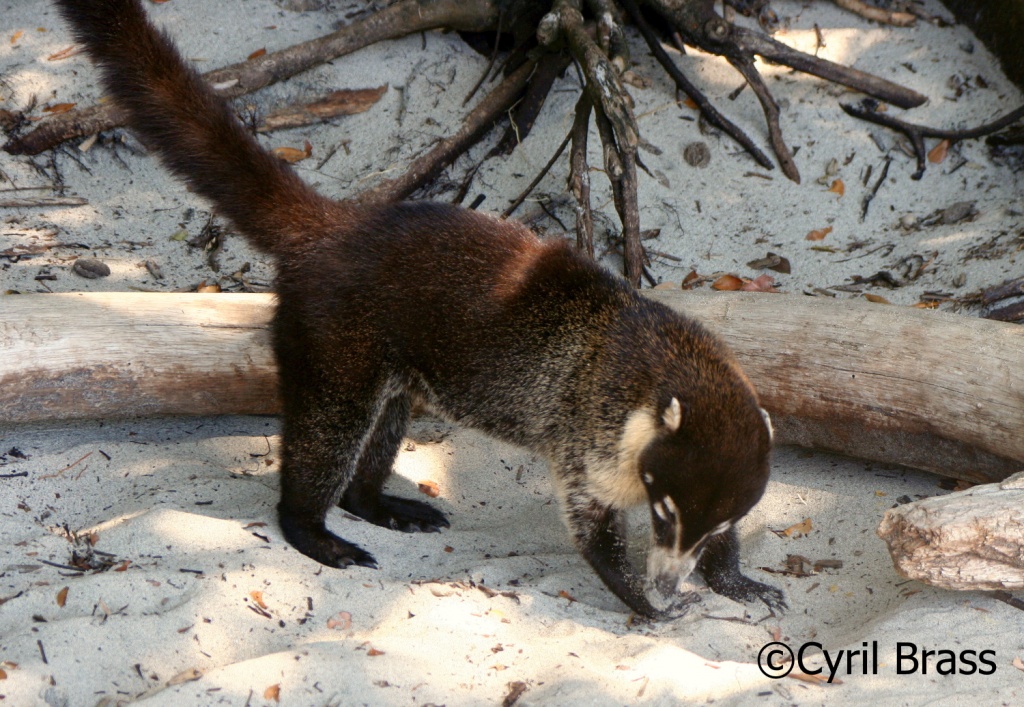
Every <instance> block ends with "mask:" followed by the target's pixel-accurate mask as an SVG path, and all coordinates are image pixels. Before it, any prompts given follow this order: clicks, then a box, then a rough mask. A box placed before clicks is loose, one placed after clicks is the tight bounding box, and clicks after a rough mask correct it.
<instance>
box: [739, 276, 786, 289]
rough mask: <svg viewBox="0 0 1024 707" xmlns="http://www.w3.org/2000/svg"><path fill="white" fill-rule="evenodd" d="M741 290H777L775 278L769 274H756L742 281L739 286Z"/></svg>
mask: <svg viewBox="0 0 1024 707" xmlns="http://www.w3.org/2000/svg"><path fill="white" fill-rule="evenodd" d="M740 290H742V291H743V292H778V290H776V289H775V280H774V279H773V278H772V276H771V275H758V276H757V277H755V278H754V279H753V280H750V281H749V282H744V283H743V286H742V287H740Z"/></svg>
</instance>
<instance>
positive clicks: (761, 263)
mask: <svg viewBox="0 0 1024 707" xmlns="http://www.w3.org/2000/svg"><path fill="white" fill-rule="evenodd" d="M747 267H748V268H752V269H754V270H774V271H775V272H780V273H783V274H785V275H788V274H789V273H790V272H792V269H793V268H792V265H790V262H789V259H788V258H783V257H782V256H781V255H778V254H777V253H768V255H766V256H765V257H763V258H758V259H757V260H751V261H750V262H749V263H747Z"/></svg>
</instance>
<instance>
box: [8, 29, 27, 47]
mask: <svg viewBox="0 0 1024 707" xmlns="http://www.w3.org/2000/svg"><path fill="white" fill-rule="evenodd" d="M23 34H25V31H24V30H20V29H19V30H18V31H17V32H15V33H14V34H12V35H11V44H17V43H18V40H19V39H21V35H23Z"/></svg>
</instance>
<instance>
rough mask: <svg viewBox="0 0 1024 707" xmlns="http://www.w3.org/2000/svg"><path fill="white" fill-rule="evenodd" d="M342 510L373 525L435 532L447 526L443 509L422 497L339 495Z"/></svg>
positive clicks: (411, 530) (407, 531)
mask: <svg viewBox="0 0 1024 707" xmlns="http://www.w3.org/2000/svg"><path fill="white" fill-rule="evenodd" d="M338 505H339V506H341V507H342V508H344V509H345V510H346V511H348V512H349V513H351V514H353V515H357V516H359V517H360V518H362V519H363V520H366V521H369V522H370V523H373V524H374V525H379V526H381V527H383V528H391V529H392V530H401V531H402V532H403V533H438V532H440V531H441V528H447V527H449V526H448V519H447V518H445V515H444V513H442V512H441V511H439V510H437V509H436V508H434V507H433V506H431V505H430V504H428V503H424V502H423V501H414V500H413V499H411V498H401V497H399V496H388V495H386V494H380V495H378V496H376V497H375V498H373V499H372V500H371V499H367V498H359V499H354V498H349V497H348V496H345V497H342V499H341V503H339V504H338Z"/></svg>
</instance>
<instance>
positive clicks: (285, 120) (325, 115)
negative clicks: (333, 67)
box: [256, 84, 388, 133]
mask: <svg viewBox="0 0 1024 707" xmlns="http://www.w3.org/2000/svg"><path fill="white" fill-rule="evenodd" d="M387 90H388V85H387V84H384V85H382V86H378V87H377V88H358V89H342V90H340V91H334V92H333V93H329V94H327V95H326V96H323V97H322V98H318V99H317V100H315V101H312V102H310V103H304V104H301V105H294V106H288V107H287V108H282V109H280V110H276V111H274V112H273V113H271V114H270V115H268V116H267V117H266V118H264V119H263V122H261V123H260V125H259V126H258V127H257V128H256V129H257V130H258V131H259V132H261V133H265V132H270V131H271V130H280V129H282V128H296V127H300V126H303V125H315V124H316V123H322V122H323V121H325V120H329V119H331V118H337V117H338V116H341V115H355V114H356V113H362V112H364V111H367V110H369V109H370V108H371V107H373V106H374V105H375V104H376V103H377V101H379V100H380V98H381V96H383V95H384V93H385V92H386V91H387Z"/></svg>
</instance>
